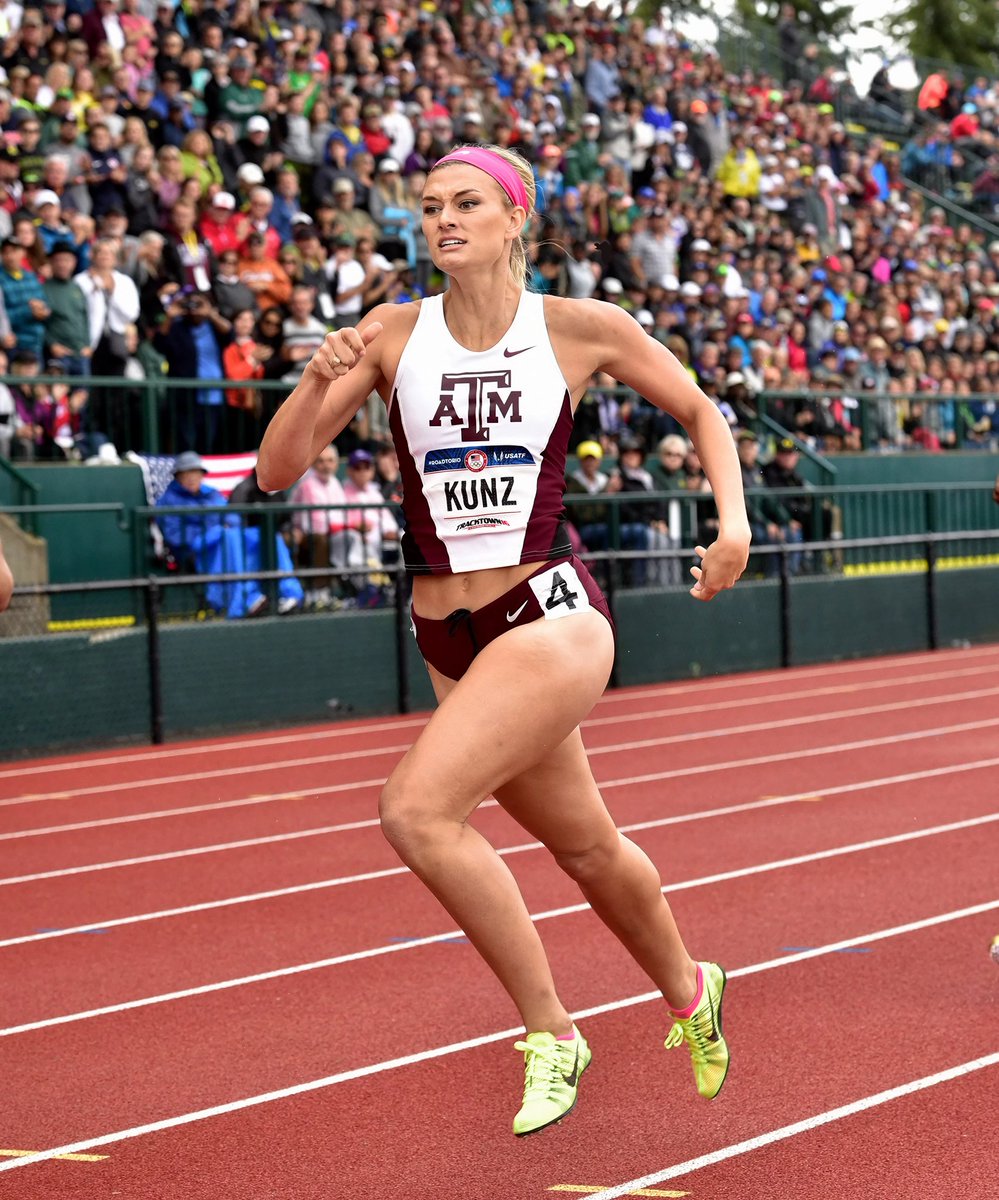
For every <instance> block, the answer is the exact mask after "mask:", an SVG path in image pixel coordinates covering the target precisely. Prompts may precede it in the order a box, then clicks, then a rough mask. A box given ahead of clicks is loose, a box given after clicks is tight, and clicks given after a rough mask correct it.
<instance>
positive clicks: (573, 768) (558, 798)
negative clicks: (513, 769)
mask: <svg viewBox="0 0 999 1200" xmlns="http://www.w3.org/2000/svg"><path fill="white" fill-rule="evenodd" d="M495 796H496V799H497V800H498V801H499V803H500V804H501V805H502V806H503V808H504V809H505V810H506V811H507V812H508V813H509V814H510V816H511V817H513V819H514V820H515V821H516V822H517V823H518V824H519V825H522V826H523V827H524V829H526V830H527V831H528V833H530V834H531V835H532V836H533V837H536V838H537V839H538V841H539V842H542V843H543V844H544V845H545V846H547V847H548V849H549V850H551V852H552V853H553V854H556V855H560V854H570V855H571V854H582V853H584V852H585V851H587V850H592V849H593V848H594V847H595V846H597V845H599V844H600V843H601V842H602V841H604V840H607V839H611V838H615V837H616V836H617V832H616V829H615V825H614V821H613V818H612V817H611V815H610V813H609V812H608V811H607V807H606V805H605V804H604V801H603V797H602V796H601V795H600V789H599V788H598V787H597V783H596V781H595V780H594V778H593V772H592V770H591V769H590V762H589V759H588V758H587V757H586V750H585V748H584V746H583V739H582V736H581V734H580V732H579V730H578V729H574V730H573V731H572V733H570V734H569V736H568V737H567V738H566V739H565V741H564V742H563V743H562V744H561V745H560V746H558V747H556V749H555V750H554V751H552V753H551V754H546V755H545V756H544V758H543V759H541V760H540V761H539V762H537V763H534V764H533V765H532V766H530V767H528V768H527V769H526V770H524V771H522V772H521V773H520V774H519V775H517V776H515V777H514V778H513V779H511V780H509V782H507V783H505V784H503V785H502V786H501V787H499V788H497V789H496V791H495Z"/></svg>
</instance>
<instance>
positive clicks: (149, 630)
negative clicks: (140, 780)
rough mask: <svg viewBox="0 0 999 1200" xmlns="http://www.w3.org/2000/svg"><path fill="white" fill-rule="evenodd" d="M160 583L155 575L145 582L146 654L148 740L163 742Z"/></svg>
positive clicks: (160, 743)
mask: <svg viewBox="0 0 999 1200" xmlns="http://www.w3.org/2000/svg"><path fill="white" fill-rule="evenodd" d="M160 600H161V596H160V583H159V580H158V579H157V578H156V576H155V575H150V576H149V579H148V581H147V582H146V655H147V658H148V661H149V740H150V741H151V742H152V744H153V745H154V746H161V745H162V744H163V679H162V672H161V666H162V663H161V660H160Z"/></svg>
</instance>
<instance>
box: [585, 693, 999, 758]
mask: <svg viewBox="0 0 999 1200" xmlns="http://www.w3.org/2000/svg"><path fill="white" fill-rule="evenodd" d="M986 696H999V687H991V688H979V689H978V690H977V691H973V692H960V693H954V694H952V695H948V696H925V697H921V698H920V699H918V700H911V699H908V700H906V702H905V709H906V712H908V711H909V710H911V709H915V708H930V707H932V708H934V709H935V708H937V707H938V706H939V705H942V704H954V703H964V702H965V701H967V700H983V699H984V698H985V697H986ZM898 709H899V703H898V701H897V700H893V701H892V702H891V703H890V704H870V705H868V706H867V707H865V708H841V709H838V710H836V711H833V712H822V713H808V714H806V715H805V716H801V717H786V718H785V719H784V720H783V721H757V722H756V723H755V724H752V725H730V726H728V727H727V728H725V729H698V730H695V731H693V732H690V733H673V734H668V735H667V736H665V737H658V738H643V739H642V740H640V741H635V742H617V743H615V744H613V745H610V746H594V747H589V748H588V749H587V751H586V753H587V755H588V757H590V758H592V757H593V756H594V755H595V754H614V753H620V752H621V751H624V750H644V749H648V748H651V747H652V746H673V745H677V744H685V743H687V742H700V741H707V740H709V739H711V738H720V737H740V736H742V735H743V734H746V733H768V732H770V731H771V730H780V729H792V728H795V727H797V726H801V725H821V724H824V723H825V722H829V721H848V720H851V719H852V718H854V717H873V716H876V715H878V714H881V713H887V712H898ZM921 732H922V731H921V730H915V731H913V732H912V733H903V734H899V735H897V736H898V737H900V738H905V737H918V736H919V734H920V733H921Z"/></svg>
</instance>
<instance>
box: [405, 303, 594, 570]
mask: <svg viewBox="0 0 999 1200" xmlns="http://www.w3.org/2000/svg"><path fill="white" fill-rule="evenodd" d="M443 301H444V297H443V296H431V297H428V298H427V299H425V300H422V301H421V302H420V314H419V317H418V318H417V321H416V325H415V327H414V329H413V332H412V333H411V334H410V336H409V341H408V342H407V344H406V347H405V349H404V350H403V352H402V357H401V359H400V360H399V370H398V372H397V374H396V377H395V383H394V386H393V389H392V397H391V402H390V404H389V424H390V426H391V429H392V437H393V439H394V441H395V447H396V452H397V453H398V455H399V467H400V470H401V473H402V480H403V497H404V499H403V508H404V511H405V515H406V532H405V534H404V535H403V539H402V550H403V556H404V558H405V562H406V566H407V568H408V569H409V570H410V571H416V572H424V573H427V572H433V573H441V574H443V573H447V572H456V571H477V570H482V569H484V568H487V567H510V566H515V565H517V564H518V563H528V562H543V561H545V560H546V559H549V558H554V557H557V556H559V555H564V554H568V553H570V546H569V540H568V536H567V534H566V532H565V522H564V511H563V507H562V493H563V490H564V487H565V458H566V448H567V446H568V442H569V434H570V432H571V429H572V406H571V403H570V399H569V389H568V387H567V385H566V382H565V379H564V378H563V375H562V372H561V370H560V369H559V365H558V363H557V361H556V359H555V354H554V351H553V350H552V345H551V341H550V340H549V337H548V327H547V325H546V324H545V314H544V297H542V296H540V295H536V294H534V293H532V292H526V291H525V292H523V293H522V294H521V298H520V304H519V305H518V307H517V314H516V316H515V317H514V319H513V324H512V325H511V326H510V328H509V330H508V331H507V332H506V334H505V335H504V336H503V338H502V340H501V341H499V342H497V344H496V345H495V346H492V347H491V348H490V349H488V350H466V349H465V347H464V346H461V345H459V344H458V342H456V341H455V340H454V338H453V337H452V336H451V334H450V332H449V330H448V327H447V322H446V321H445V319H444V307H443Z"/></svg>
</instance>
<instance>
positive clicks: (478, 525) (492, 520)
mask: <svg viewBox="0 0 999 1200" xmlns="http://www.w3.org/2000/svg"><path fill="white" fill-rule="evenodd" d="M509 524H510V522H509V521H504V520H502V519H501V518H500V517H474V518H473V519H472V520H471V521H462V522H461V524H460V525H456V526H455V529H456V530H457V529H495V528H497V527H498V526H500V525H506V526H509Z"/></svg>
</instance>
